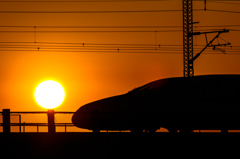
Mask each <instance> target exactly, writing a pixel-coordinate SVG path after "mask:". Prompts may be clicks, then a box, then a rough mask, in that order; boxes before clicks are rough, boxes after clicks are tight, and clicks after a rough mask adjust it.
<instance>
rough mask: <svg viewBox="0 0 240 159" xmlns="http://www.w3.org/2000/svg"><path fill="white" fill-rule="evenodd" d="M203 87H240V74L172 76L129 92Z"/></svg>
mask: <svg viewBox="0 0 240 159" xmlns="http://www.w3.org/2000/svg"><path fill="white" fill-rule="evenodd" d="M203 87H205V88H206V87H208V88H209V89H211V88H214V89H215V88H216V87H229V88H232V87H237V88H239V87H240V75H236V74H217V75H199V76H194V77H188V78H187V77H172V78H164V79H159V80H156V81H153V82H150V83H147V84H145V85H143V86H140V87H137V88H135V89H133V90H132V91H130V92H129V93H137V92H149V91H151V92H155V91H158V90H165V91H172V90H184V89H185V90H187V89H188V90H189V89H195V88H196V89H197V88H198V89H199V88H203Z"/></svg>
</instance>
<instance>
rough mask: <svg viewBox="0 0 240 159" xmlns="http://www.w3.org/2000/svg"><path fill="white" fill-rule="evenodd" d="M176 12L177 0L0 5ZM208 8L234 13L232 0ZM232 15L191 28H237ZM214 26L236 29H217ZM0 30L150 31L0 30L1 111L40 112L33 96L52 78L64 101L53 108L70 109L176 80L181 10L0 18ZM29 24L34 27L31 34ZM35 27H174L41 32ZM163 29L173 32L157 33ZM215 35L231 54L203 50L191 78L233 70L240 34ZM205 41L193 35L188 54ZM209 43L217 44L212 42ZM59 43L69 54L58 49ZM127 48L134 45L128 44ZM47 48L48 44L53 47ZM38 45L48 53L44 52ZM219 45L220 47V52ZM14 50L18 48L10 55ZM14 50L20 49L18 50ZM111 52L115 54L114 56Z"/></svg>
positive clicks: (239, 55) (237, 69) (201, 17)
mask: <svg viewBox="0 0 240 159" xmlns="http://www.w3.org/2000/svg"><path fill="white" fill-rule="evenodd" d="M232 3H233V4H232ZM193 6H194V9H204V3H203V1H194V2H193ZM181 9H182V1H181V0H168V1H134V2H129V1H127V2H68V3H67V2H41V3H40V2H0V11H136V10H181ZM207 9H214V10H227V11H237V12H238V11H239V10H240V3H239V2H238V1H207ZM239 15H240V13H227V12H214V11H194V13H193V18H194V21H195V22H196V21H199V22H200V23H199V24H196V25H194V26H196V28H194V29H195V30H200V31H201V30H203V31H204V30H211V29H220V30H222V29H224V28H225V29H235V30H240V16H239ZM220 25H239V26H234V27H230V26H229V27H227V26H224V27H222V26H220ZM0 26H31V27H29V28H25V27H1V28H0V31H151V32H97V33H96V32H84V33H83V32H71V33H70V32H58V33H53V32H48V33H46V32H45V33H41V32H35V33H34V32H21V33H19V32H18V33H16V32H10V33H9V32H0V42H1V43H0V47H1V48H0V60H1V62H0V72H1V79H0V82H1V91H0V94H1V96H0V102H1V105H0V109H3V108H10V109H11V110H13V111H37V110H44V109H43V108H42V107H40V106H38V105H37V103H36V102H35V99H34V90H35V88H36V87H37V85H38V84H39V83H41V82H42V81H44V80H56V81H57V82H59V83H61V84H62V85H63V87H64V89H65V91H66V98H65V100H64V102H63V103H62V105H61V106H59V107H58V108H56V109H55V110H57V111H75V110H77V109H78V108H79V107H80V106H81V105H83V104H86V103H89V102H92V101H94V100H98V99H101V98H105V97H108V96H113V95H117V94H122V93H126V92H127V91H129V90H131V89H133V88H135V87H138V86H141V85H143V84H145V83H148V82H151V81H153V80H157V79H161V78H167V77H177V76H183V55H182V43H183V40H182V32H181V30H182V12H181V11H170V12H136V13H127V12H126V13H122V12H119V13H94V12H93V13H0ZM34 26H36V28H35V29H34ZM40 26H58V27H60V26H70V27H73V26H179V27H174V28H170V27H166V28H40ZM198 26H215V27H198ZM170 30H180V31H175V32H160V31H170ZM155 31H157V32H155ZM215 35H216V33H215V34H209V35H208V40H211V38H213V37H214V36H215ZM220 37H221V38H223V39H224V40H226V41H228V42H230V43H231V44H232V46H233V47H232V50H231V49H230V47H226V54H223V53H222V52H221V51H216V50H215V51H213V50H212V48H209V49H207V50H206V51H205V52H204V54H202V55H201V56H200V57H199V58H198V59H197V60H196V61H195V63H194V71H195V75H203V74H239V73H240V63H239V61H240V41H239V37H240V32H239V31H230V32H229V33H223V34H221V36H220ZM6 42H18V43H6ZM23 42H28V43H23ZM34 42H36V43H34ZM46 42H49V43H50V44H51V46H50V45H49V43H48V44H46ZM53 43H78V44H53ZM83 43H84V49H85V50H84V51H87V52H82V51H83V50H82V51H80V50H79V49H83ZM219 43H225V41H223V40H221V39H219ZM90 44H94V45H90ZM97 44H107V45H97ZM110 44H142V45H138V46H137V47H138V48H136V46H134V47H135V48H134V49H135V50H124V48H123V46H124V47H127V45H122V46H116V45H110ZM205 44H206V41H205V36H204V35H199V36H196V37H194V45H197V46H194V48H195V51H194V53H198V52H199V51H200V50H201V48H203V47H204V45H205ZM215 44H217V41H216V42H215ZM7 45H11V46H7ZM13 45H14V46H13ZM19 45H20V46H19ZM146 45H151V49H152V50H142V48H139V47H140V46H144V47H145V46H146ZM154 45H157V46H158V45H160V48H159V47H158V48H157V50H155V46H154ZM171 45H174V46H171ZM47 46H48V48H47ZM62 46H65V47H68V48H69V49H63V48H62ZM73 46H74V47H76V46H77V47H78V49H75V48H74V49H73ZM90 46H94V47H90ZM97 46H98V47H97ZM130 46H131V47H133V45H130ZM3 47H5V48H3ZM7 47H9V48H7ZM23 47H24V48H23ZM29 47H31V48H29ZM38 47H39V51H38ZM49 47H52V50H50V49H49ZM53 47H54V48H53ZM59 47H61V48H59ZM107 47H108V48H107ZM44 48H45V49H46V50H48V51H44ZM70 48H71V49H70ZM220 48H221V49H224V47H220ZM13 49H14V50H18V51H9V50H13ZM21 49H22V50H23V51H19V50H21ZM93 49H95V50H93ZM102 49H103V50H102ZM109 49H113V50H109ZM117 49H119V52H118V50H117ZM125 49H126V48H125ZM136 49H138V50H136ZM4 50H5V51H4ZM6 50H8V51H6ZM93 51H94V52H93ZM100 51H101V52H100ZM142 52H144V53H142ZM207 53H210V54H207Z"/></svg>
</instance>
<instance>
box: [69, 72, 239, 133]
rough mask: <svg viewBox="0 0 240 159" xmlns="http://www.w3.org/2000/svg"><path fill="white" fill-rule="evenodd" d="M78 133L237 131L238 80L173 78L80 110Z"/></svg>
mask: <svg viewBox="0 0 240 159" xmlns="http://www.w3.org/2000/svg"><path fill="white" fill-rule="evenodd" d="M72 122H73V124H74V125H75V126H77V127H79V128H85V129H89V130H93V132H99V131H100V130H130V131H131V132H143V131H145V132H155V131H156V130H157V129H159V128H161V127H163V128H166V129H167V130H168V131H169V132H170V133H175V132H177V131H179V132H191V131H193V130H200V129H201V130H222V132H227V131H228V130H240V75H229V74H227V75H201V76H194V77H190V78H186V77H173V78H165V79H160V80H156V81H153V82H150V83H148V84H145V85H143V86H141V87H138V88H135V89H133V90H131V91H129V92H127V93H126V94H122V95H118V96H113V97H108V98H105V99H101V100H98V101H94V102H91V103H89V104H86V105H83V106H81V107H80V108H79V109H78V110H77V111H76V112H75V113H74V114H73V116H72Z"/></svg>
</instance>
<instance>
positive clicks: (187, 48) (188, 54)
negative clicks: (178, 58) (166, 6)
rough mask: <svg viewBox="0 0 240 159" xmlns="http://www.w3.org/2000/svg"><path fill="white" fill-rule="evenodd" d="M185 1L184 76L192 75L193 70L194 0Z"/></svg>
mask: <svg viewBox="0 0 240 159" xmlns="http://www.w3.org/2000/svg"><path fill="white" fill-rule="evenodd" d="M182 3H183V5H182V6H183V76H184V77H192V76H193V75H194V72H193V36H192V33H193V12H192V0H182Z"/></svg>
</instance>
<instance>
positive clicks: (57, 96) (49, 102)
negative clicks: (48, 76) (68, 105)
mask: <svg viewBox="0 0 240 159" xmlns="http://www.w3.org/2000/svg"><path fill="white" fill-rule="evenodd" d="M34 96H35V99H36V101H37V103H38V104H39V105H40V106H42V107H44V108H47V109H52V108H55V107H57V106H59V105H60V104H61V103H62V102H63V100H64V97H65V92H64V89H63V87H62V86H61V85H60V84H59V83H58V82H56V81H52V80H48V81H44V82H42V83H40V84H39V85H38V86H37V88H36V90H35V93H34Z"/></svg>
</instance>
